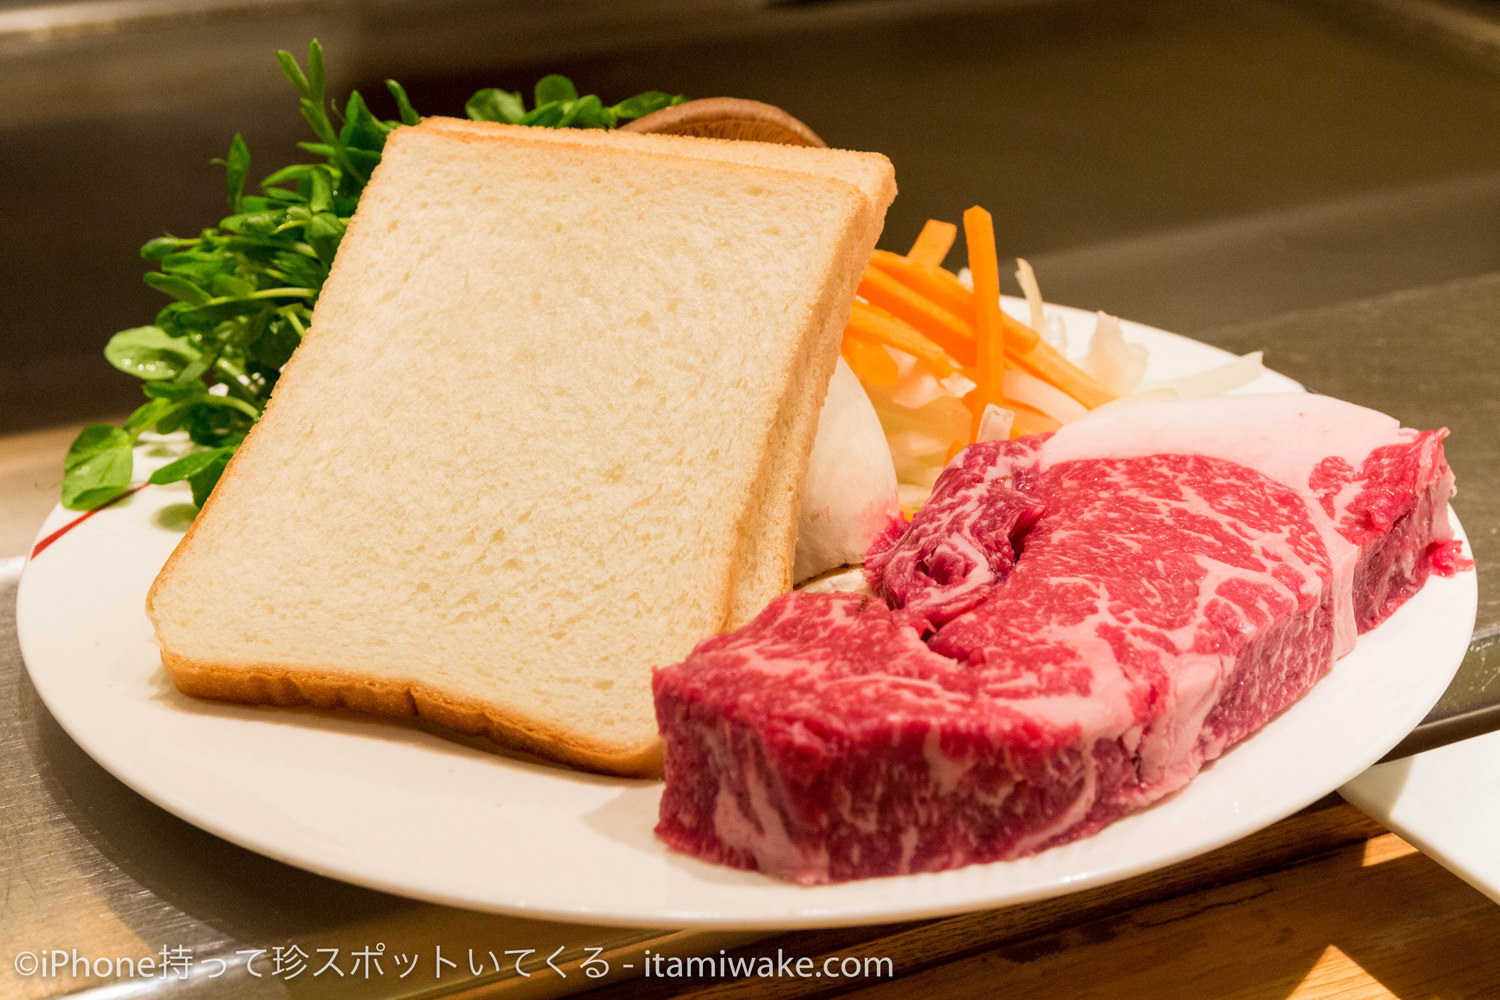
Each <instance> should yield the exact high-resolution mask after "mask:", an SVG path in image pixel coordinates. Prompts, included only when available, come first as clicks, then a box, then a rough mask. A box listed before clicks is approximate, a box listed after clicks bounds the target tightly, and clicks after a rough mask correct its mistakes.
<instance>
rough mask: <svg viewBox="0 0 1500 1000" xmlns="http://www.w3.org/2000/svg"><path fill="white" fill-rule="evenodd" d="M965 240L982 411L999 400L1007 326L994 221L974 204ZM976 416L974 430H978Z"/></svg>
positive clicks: (968, 213) (968, 215)
mask: <svg viewBox="0 0 1500 1000" xmlns="http://www.w3.org/2000/svg"><path fill="white" fill-rule="evenodd" d="M964 242H965V244H966V245H967V246H968V249H969V271H970V272H971V273H972V274H973V275H974V339H975V341H976V348H977V349H976V351H975V363H974V364H975V368H976V369H977V370H978V375H979V377H978V378H977V379H975V382H976V383H977V384H978V386H979V394H980V396H979V400H978V402H979V406H978V409H979V411H980V413H983V412H984V404H985V403H999V402H1000V400H1001V399H1002V398H1003V395H1004V392H1003V389H1002V386H1001V381H1002V376H1003V375H1004V373H1005V325H1004V322H1003V320H1002V318H1001V312H1000V261H999V259H998V258H997V257H996V254H995V221H994V219H993V218H992V217H991V216H990V213H988V212H986V211H985V210H984V209H982V208H980V207H979V206H978V205H975V206H974V207H973V208H971V209H969V210H968V211H966V212H964ZM978 430H979V422H978V418H977V417H976V418H975V422H974V427H973V431H974V432H975V433H978Z"/></svg>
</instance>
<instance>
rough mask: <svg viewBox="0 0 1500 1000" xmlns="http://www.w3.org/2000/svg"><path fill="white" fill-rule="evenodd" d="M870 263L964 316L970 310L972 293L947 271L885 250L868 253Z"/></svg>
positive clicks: (972, 300)
mask: <svg viewBox="0 0 1500 1000" xmlns="http://www.w3.org/2000/svg"><path fill="white" fill-rule="evenodd" d="M870 264H871V265H872V266H874V267H877V268H879V269H880V270H882V271H884V272H885V273H886V274H889V275H890V276H891V277H893V278H895V279H896V280H897V281H899V282H901V283H902V284H903V285H905V286H906V287H908V288H910V289H911V290H912V291H914V292H916V293H917V294H918V295H923V296H926V297H927V298H928V299H931V300H932V302H933V303H934V304H935V305H938V306H941V307H942V308H944V309H946V310H948V311H949V312H951V313H953V314H955V315H957V316H968V315H970V314H971V313H972V312H973V311H974V293H973V292H972V291H970V290H969V289H968V288H966V287H964V283H963V282H961V281H959V280H958V278H957V276H955V275H954V274H953V272H951V271H945V270H943V269H942V268H940V267H933V266H931V265H928V264H922V263H919V262H918V261H915V260H912V259H911V258H910V257H903V256H901V255H900V254H897V253H891V252H890V251H888V250H876V251H875V252H874V253H872V254H871V255H870Z"/></svg>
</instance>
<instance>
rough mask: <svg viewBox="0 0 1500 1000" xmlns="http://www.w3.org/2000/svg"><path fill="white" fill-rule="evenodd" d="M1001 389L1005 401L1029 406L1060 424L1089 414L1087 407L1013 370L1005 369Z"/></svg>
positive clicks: (1030, 376) (1037, 379) (1053, 387)
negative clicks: (1009, 400)
mask: <svg viewBox="0 0 1500 1000" xmlns="http://www.w3.org/2000/svg"><path fill="white" fill-rule="evenodd" d="M1001 388H1002V391H1003V392H1004V393H1005V398H1006V399H1011V400H1015V401H1016V402H1017V403H1021V404H1023V405H1025V406H1029V407H1031V408H1032V409H1033V410H1036V411H1037V412H1038V413H1044V414H1046V415H1047V416H1049V417H1051V418H1052V419H1053V420H1056V421H1057V422H1058V423H1061V424H1066V423H1069V422H1071V421H1074V420H1077V419H1078V418H1079V417H1082V416H1084V415H1085V414H1087V413H1088V412H1089V411H1088V407H1086V406H1084V405H1083V404H1082V403H1080V402H1079V401H1078V400H1076V399H1074V398H1073V397H1072V396H1069V395H1068V394H1067V393H1065V392H1063V391H1062V390H1061V389H1059V388H1057V387H1056V386H1053V385H1048V384H1047V383H1046V382H1043V381H1042V380H1041V379H1039V378H1037V377H1036V376H1035V375H1028V374H1027V373H1026V372H1023V371H1019V370H1017V369H1015V368H1007V369H1005V374H1004V375H1003V376H1002V381H1001Z"/></svg>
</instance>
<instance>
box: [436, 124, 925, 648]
mask: <svg viewBox="0 0 1500 1000" xmlns="http://www.w3.org/2000/svg"><path fill="white" fill-rule="evenodd" d="M422 127H423V128H427V129H437V130H442V131H446V132H449V133H451V134H471V135H472V134H484V133H485V132H487V131H491V130H493V129H494V128H495V127H494V126H491V125H488V124H486V123H476V122H473V121H469V120H468V119H462V118H427V119H423V121H422ZM502 128H514V126H502ZM530 132H531V134H532V136H533V137H534V138H536V139H538V140H541V141H546V142H556V143H565V144H569V145H575V146H576V145H582V146H590V145H595V144H597V143H600V142H607V143H610V144H613V145H616V146H619V147H622V148H625V149H634V150H639V151H652V152H660V151H669V152H672V153H675V154H677V155H679V156H691V157H695V158H697V159H703V160H717V161H721V162H726V163H742V164H749V165H754V166H762V167H771V168H773V169H777V170H791V171H795V172H797V173H805V174H812V175H813V176H817V177H831V178H836V179H838V180H843V181H847V182H849V183H850V184H853V185H854V186H855V187H856V188H858V189H859V190H860V192H861V193H862V194H863V195H864V196H865V201H866V205H867V209H868V212H867V226H868V227H869V229H868V232H866V233H863V234H862V235H861V236H860V241H861V242H862V243H863V242H866V241H867V242H868V243H869V245H870V246H871V247H874V245H875V241H876V240H877V239H879V237H880V232H881V230H882V229H883V228H884V226H885V213H886V209H888V208H890V205H891V202H892V201H893V200H894V199H895V197H896V175H895V172H894V171H893V170H892V169H891V162H890V160H888V159H886V157H884V156H882V155H881V154H879V153H865V152H859V151H857V150H848V149H814V148H809V147H806V146H788V145H782V144H778V143H769V142H742V141H733V140H727V139H711V138H699V137H693V136H682V135H641V134H639V133H634V132H600V131H596V130H584V129H532V130H530ZM843 263H844V266H845V267H846V268H847V271H846V272H844V273H841V274H840V275H839V276H838V278H837V279H836V280H839V281H854V282H855V283H858V280H859V274H860V273H861V272H862V271H863V270H864V267H865V264H866V263H867V258H866V257H860V258H851V259H849V260H848V261H845V262H843ZM836 319H837V321H838V322H839V324H840V325H842V323H843V322H845V321H847V319H848V317H847V316H843V317H836ZM829 377H830V378H831V377H832V368H831V367H830V369H829ZM803 388H804V389H805V390H806V392H807V393H809V394H811V395H810V397H809V398H788V399H787V400H786V403H787V406H788V409H789V411H790V412H789V415H788V419H786V420H785V421H784V422H782V423H781V424H779V426H781V427H783V428H784V432H785V433H784V436H783V437H782V438H781V439H779V440H777V441H775V442H773V444H772V447H771V450H770V453H769V455H768V465H767V467H766V469H765V470H764V472H763V474H762V478H763V480H764V481H765V484H766V488H765V490H764V491H763V492H762V499H761V502H760V503H759V504H758V506H757V508H756V510H755V511H754V513H753V515H752V517H751V519H750V520H749V522H748V523H747V524H746V529H745V538H744V542H743V545H744V548H743V552H744V555H743V557H742V559H741V562H740V565H739V567H738V573H737V575H736V578H735V583H734V586H733V587H732V588H731V597H730V614H729V622H728V624H729V625H730V626H731V627H734V626H739V625H742V624H744V623H745V622H747V621H749V620H750V619H751V618H753V617H755V616H756V615H757V614H759V613H760V611H761V609H763V608H764V607H765V606H766V604H767V603H769V602H770V600H771V599H772V598H773V597H775V596H777V595H778V594H783V593H785V592H786V591H788V590H790V589H791V588H792V582H793V570H794V568H795V566H794V562H795V559H794V555H795V550H796V544H797V524H798V520H799V517H800V514H801V510H802V495H803V486H804V484H805V482H806V478H807V456H808V455H809V454H811V452H812V447H813V442H814V441H815V440H816V438H817V430H818V414H819V412H820V410H821V408H822V400H823V398H824V396H825V395H826V390H827V382H826V380H825V382H824V383H823V384H822V385H814V384H813V383H812V382H811V380H808V381H806V382H805V383H804V384H803ZM812 397H815V399H814V398H812Z"/></svg>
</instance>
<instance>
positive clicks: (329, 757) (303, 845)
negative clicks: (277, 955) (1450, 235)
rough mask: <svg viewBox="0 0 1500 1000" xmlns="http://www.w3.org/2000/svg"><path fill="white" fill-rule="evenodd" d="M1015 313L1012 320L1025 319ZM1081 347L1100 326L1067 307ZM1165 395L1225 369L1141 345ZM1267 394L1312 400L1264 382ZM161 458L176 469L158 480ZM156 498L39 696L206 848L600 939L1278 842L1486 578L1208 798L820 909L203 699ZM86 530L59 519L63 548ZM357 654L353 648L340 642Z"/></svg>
mask: <svg viewBox="0 0 1500 1000" xmlns="http://www.w3.org/2000/svg"><path fill="white" fill-rule="evenodd" d="M1017 306H1018V304H1017V303H1014V302H1008V303H1007V307H1008V308H1016V307H1017ZM1058 313H1059V314H1060V315H1062V316H1063V318H1064V320H1065V322H1066V323H1067V324H1068V327H1069V330H1070V335H1071V336H1070V339H1071V341H1072V342H1073V343H1074V344H1077V345H1080V346H1081V345H1084V344H1086V343H1087V339H1088V336H1089V334H1090V333H1091V332H1092V330H1093V317H1092V315H1091V314H1088V313H1083V312H1079V311H1077V310H1066V309H1059V310H1058ZM1125 332H1126V336H1127V338H1129V339H1132V340H1134V341H1136V342H1139V343H1143V344H1145V345H1147V346H1148V347H1149V348H1150V349H1151V368H1150V371H1149V373H1148V378H1149V379H1152V380H1155V379H1160V378H1167V377H1171V376H1175V375H1179V374H1186V373H1189V372H1193V371H1198V370H1202V369H1205V368H1209V367H1213V366H1215V365H1218V364H1222V363H1224V362H1225V361H1227V360H1228V359H1229V357H1228V355H1225V354H1224V353H1223V352H1221V351H1218V350H1216V349H1214V348H1212V347H1208V346H1206V345H1204V344H1200V343H1196V342H1194V341H1191V340H1187V339H1185V338H1182V337H1178V336H1174V335H1172V334H1168V333H1164V332H1162V331H1159V330H1154V329H1150V328H1148V327H1143V326H1139V325H1135V324H1126V325H1125ZM1247 389H1249V390H1251V391H1261V392H1266V391H1270V392H1275V391H1299V390H1300V386H1298V385H1297V384H1296V383H1294V382H1292V381H1291V380H1289V379H1286V378H1284V377H1282V376H1279V375H1274V374H1269V373H1268V374H1266V375H1265V376H1263V377H1262V378H1261V379H1259V380H1258V381H1257V382H1256V383H1255V384H1254V385H1252V386H1249V387H1247ZM162 460H164V459H162V458H157V459H156V461H158V462H159V461H162ZM187 499H188V496H187V493H186V490H185V488H182V487H180V486H179V487H149V488H147V489H145V490H143V491H141V492H139V493H137V494H135V495H133V496H132V497H130V498H129V499H127V500H125V501H123V502H121V503H118V504H116V505H115V506H113V507H110V508H108V509H106V510H104V511H101V512H99V513H98V514H97V516H94V517H91V518H90V519H88V520H87V521H85V522H83V523H82V524H80V525H79V526H78V527H77V528H76V529H75V530H72V531H69V532H68V533H67V534H65V535H63V536H61V537H60V538H58V539H56V540H55V541H54V542H53V543H52V544H51V545H50V547H48V548H47V549H46V550H45V551H43V552H42V553H41V554H40V555H38V556H34V557H33V559H32V560H31V561H30V562H29V563H28V565H27V567H26V570H25V573H24V575H23V577H22V580H21V585H20V592H19V595H18V598H17V627H18V629H19V632H20V641H21V649H22V652H23V654H24V656H25V659H26V663H27V667H28V669H29V670H30V673H31V677H32V680H33V682H34V683H35V685H36V688H37V691H38V692H39V693H40V694H41V697H42V699H43V701H44V702H45V703H46V704H47V707H48V708H49V709H50V710H51V711H52V713H53V715H54V716H56V718H57V720H58V722H59V723H60V724H61V725H62V726H63V728H64V729H66V730H67V731H68V733H69V734H70V735H71V736H72V737H73V738H74V739H75V740H77V741H78V743H79V745H80V746H82V747H83V748H84V750H86V751H87V752H88V753H89V754H90V755H91V756H92V757H93V758H94V759H95V760H97V761H98V762H99V763H100V764H102V765H103V766H104V767H105V768H107V769H108V770H109V771H110V772H112V773H113V774H114V775H115V776H117V777H118V778H119V779H120V780H121V781H123V782H125V783H126V784H127V785H129V786H130V787H132V788H134V789H135V790H136V791H138V792H140V793H141V794H142V795H144V796H146V797H147V798H149V799H151V800H152V801H153V802H156V803H157V804H158V805H160V806H162V807H163V808H165V809H167V810H169V811H170V812H173V813H175V814H177V815H178V816H181V817H182V818H183V819H185V820H187V821H189V822H191V823H194V824H196V825H198V826H200V827H202V828H204V829H206V830H209V831H211V832H213V833H216V834H218V835H219V836H222V837H224V838H226V839H227V840H231V841H233V842H235V843H237V844H241V845H243V846H245V847H248V848H250V849H252V850H255V851H259V852H261V853H263V854H267V855H270V856H271V857H274V858H277V859H280V860H282V861H286V862H288V863H291V864H294V865H298V866H300V867H303V868H307V869H310V870H312V871H315V872H320V873H322V874H325V875H330V876H333V877H336V878H341V879H346V880H348V881H350V882H357V883H360V884H362V885H366V886H370V887H372V888H376V889H383V890H386V891H389V892H394V893H399V894H402V895H407V896H414V897H418V898H421V899H426V900H431V901H434V902H439V903H447V904H451V905H454V906H462V907H470V908H474V909H480V910H491V911H498V912H507V913H514V914H520V915H524V916H529V917H536V918H543V919H554V920H563V921H583V922H588V923H593V924H621V925H632V926H658V927H685V926H698V927H738V928H779V927H813V926H828V925H840V924H858V923H873V922H881V921H888V920H903V919H911V918H921V917H930V916H937V915H941V914H947V913H955V912H961V911H965V910H973V909H980V908H985V907H993V906H998V905H1002V904H1006V903H1014V902H1019V901H1022V900H1028V899H1036V898H1040V897H1044V896H1052V895H1057V894H1060V893H1064V892H1070V891H1073V890H1076V889H1082V888H1085V887H1087V886H1093V885H1098V884H1101V883H1104V882H1109V881H1112V880H1115V879H1120V878H1124V877H1127V876H1130V875H1134V874H1138V873H1140V872H1144V871H1148V870H1150V869H1153V868H1157V867H1160V866H1163V865H1167V864H1171V863H1172V862H1175V861H1179V860H1182V859H1184V858H1188V857H1190V856H1192V855H1195V854H1199V853H1202V852H1204V851H1207V850H1210V849H1212V848H1215V847H1218V846H1220V845H1222V844H1225V843H1228V842H1230V841H1232V840H1235V839H1236V838H1238V837H1242V836H1245V835H1246V834H1248V833H1251V832H1253V831H1254V830H1257V829H1259V828H1260V827H1263V826H1266V825H1268V824H1270V823H1272V822H1274V821H1276V820H1278V819H1280V818H1282V817H1284V816H1286V815H1288V814H1290V813H1292V812H1294V811H1296V810H1297V809H1299V808H1301V807H1302V806H1304V805H1306V804H1308V803H1310V802H1312V801H1314V800H1315V799H1317V798H1319V797H1320V796H1322V795H1325V794H1327V793H1328V792H1330V791H1332V790H1333V789H1335V788H1337V787H1339V786H1340V785H1342V784H1343V783H1344V782H1346V781H1348V780H1349V779H1350V778H1352V777H1354V776H1355V775H1356V774H1358V773H1360V772H1361V771H1363V770H1364V769H1365V768H1367V767H1368V766H1370V764H1372V763H1373V762H1374V761H1376V760H1377V759H1379V758H1380V756H1381V755H1382V754H1384V753H1385V752H1386V751H1387V750H1389V749H1390V748H1391V747H1392V746H1394V745H1395V744H1396V743H1397V742H1398V741H1399V740H1400V739H1401V737H1402V736H1404V735H1405V734H1406V733H1407V732H1408V731H1409V730H1410V729H1411V728H1412V727H1413V726H1415V725H1416V724H1417V722H1419V721H1420V720H1421V718H1422V717H1423V716H1424V715H1425V714H1426V712H1427V711H1428V709H1429V708H1430V707H1431V706H1432V704H1433V703H1434V702H1435V701H1436V700H1437V698H1438V697H1439V695H1440V694H1441V693H1442V692H1443V690H1444V689H1445V688H1446V686H1447V684H1448V681H1449V679H1450V678H1451V676H1452V674H1453V672H1454V671H1455V670H1456V669H1457V667H1458V664H1459V661H1460V660H1461V659H1462V657H1463V654H1464V650H1465V648H1466V646H1467V644H1468V639H1469V634H1470V631H1471V629H1472V628H1473V622H1474V613H1475V606H1476V595H1477V587H1476V584H1475V576H1474V574H1473V573H1464V574H1460V575H1459V576H1457V577H1454V578H1452V579H1434V580H1433V581H1431V582H1430V583H1429V584H1428V585H1427V586H1426V587H1425V588H1424V589H1423V590H1422V592H1421V593H1419V594H1418V595H1417V596H1416V597H1415V598H1414V599H1413V600H1411V601H1410V602H1409V603H1408V604H1407V605H1406V606H1405V607H1403V608H1402V609H1401V610H1400V611H1399V612H1397V614H1396V615H1395V616H1394V617H1392V618H1391V619H1390V620H1389V621H1388V622H1387V623H1386V624H1384V625H1382V626H1381V627H1380V628H1378V629H1376V630H1375V631H1373V632H1371V633H1370V634H1368V635H1366V636H1363V637H1362V638H1361V639H1360V640H1359V644H1358V646H1357V648H1356V649H1355V650H1354V652H1353V653H1351V654H1350V655H1349V656H1348V657H1346V658H1345V659H1344V660H1342V661H1340V662H1339V663H1338V664H1337V666H1336V667H1335V668H1334V670H1333V672H1332V673H1331V674H1330V675H1329V676H1328V677H1327V678H1326V679H1325V680H1324V681H1323V682H1322V683H1320V684H1319V685H1318V686H1317V687H1316V688H1315V689H1314V690H1313V691H1312V692H1311V693H1310V694H1309V695H1308V696H1307V697H1306V698H1304V699H1303V700H1302V701H1301V702H1299V703H1298V704H1297V705H1296V706H1294V707H1293V708H1292V709H1291V710H1289V711H1287V712H1286V713H1285V714H1284V715H1282V716H1281V717H1280V718H1278V719H1276V720H1275V721H1273V722H1272V723H1271V724H1270V725H1269V726H1267V727H1266V728H1265V730H1263V731H1262V732H1261V733H1259V734H1258V735H1256V736H1255V737H1253V738H1251V739H1250V740H1249V741H1247V742H1246V743H1244V744H1243V745H1241V746H1240V747H1238V748H1236V749H1235V750H1233V751H1231V752H1230V753H1229V754H1227V755H1226V756H1225V757H1224V758H1222V759H1221V760H1219V761H1217V762H1216V763H1214V764H1213V765H1212V766H1211V767H1209V768H1208V769H1207V770H1205V771H1204V772H1203V774H1202V775H1201V776H1200V777H1199V778H1198V779H1197V780H1196V781H1195V782H1194V783H1193V784H1192V785H1190V786H1189V787H1188V788H1187V789H1185V790H1184V791H1183V792H1181V793H1180V794H1178V795H1177V796H1175V797H1173V798H1171V799H1169V800H1168V801H1165V802H1162V803H1160V804H1158V805H1157V806H1155V807H1154V808H1151V809H1149V810H1147V811H1145V812H1143V813H1140V814H1137V815H1135V816H1131V817H1128V818H1126V819H1124V820H1122V821H1120V822H1118V823H1116V824H1114V825H1113V826H1111V827H1109V828H1108V829H1106V830H1104V831H1103V832H1101V833H1099V834H1098V835H1096V836H1094V837H1091V838H1088V839H1086V840H1083V841H1080V842H1078V843H1074V844H1070V845H1067V846H1064V847H1061V848H1057V849H1054V850H1051V851H1047V852H1045V853H1043V854H1041V855H1038V856H1037V857H1034V858H1029V859H1026V860H1023V861H1017V862H1010V863H1001V864H990V865H977V866H973V867H969V868H963V869H960V870H956V871H948V872H940V873H936V874H929V875H914V876H902V877H895V878H880V879H869V880H865V881H860V882H852V883H846V884H841V885H833V886H822V887H816V888H804V887H799V886H794V885H789V884H787V883H783V882H779V881H776V880H774V879H770V878H767V877H765V876H762V875H759V874H756V873H753V872H742V871H735V870H732V869H729V868H723V867H719V866H717V865H711V864H707V863H704V862H701V861H698V860H695V859H693V858H689V857H684V856H682V855H678V854H674V853H672V852H669V851H668V850H666V849H665V848H664V847H663V846H662V845H661V844H660V843H659V842H658V841H657V840H656V838H655V837H654V836H653V834H652V828H653V827H654V825H655V822H656V808H657V800H658V798H659V795H660V786H659V785H658V784H657V783H655V782H650V781H628V780H619V779H610V778H602V777H597V776H592V775H586V774H579V773H576V772H572V771H568V770H565V769H562V768H557V767H552V766H549V765H546V764H541V763H535V762H532V761H527V760H519V759H515V758H508V757H504V756H500V755H498V754H495V753H491V752H486V751H484V750H481V749H478V748H476V747H473V746H469V745H466V744H463V743H459V742H454V741H450V740H447V739H444V738H441V737H439V736H437V735H433V734H432V733H429V732H425V731H422V730H419V729H416V728H412V727H408V726H401V725H395V724H387V723H383V722H376V721H368V720H364V719H358V718H353V717H348V716H331V715H320V714H316V713H312V712H304V711H285V710H277V709H260V708H247V707H240V706H232V705H220V704H213V703H208V702H201V701H195V700H193V699H190V698H185V697H183V696H182V695H180V694H178V693H177V691H176V690H175V689H174V688H173V687H172V685H171V684H170V683H169V682H168V680H167V678H166V676H165V675H164V674H163V672H162V669H161V664H160V661H159V659H158V657H157V652H156V649H155V647H154V646H153V645H152V644H151V629H150V626H149V625H148V623H147V621H146V617H145V614H144V611H143V610H142V603H143V600H144V598H145V594H146V590H147V587H148V586H149V585H150V583H151V581H152V579H153V578H154V577H155V575H156V572H157V570H158V569H159V568H160V566H161V565H162V563H163V562H164V561H165V560H166V558H167V555H168V553H169V552H170V551H171V550H172V547H173V545H175V544H176V542H177V539H178V537H179V536H180V533H181V531H182V530H183V528H184V527H185V523H186V516H189V515H190V510H188V509H187V508H185V507H184V504H185V503H186V501H187ZM76 517H77V515H76V514H73V513H70V512H66V511H62V510H57V511H54V512H53V514H52V516H51V517H50V518H49V519H48V521H47V523H46V525H44V527H43V528H42V532H41V536H40V537H47V536H48V535H50V534H52V533H53V532H55V531H56V530H57V529H58V528H60V527H62V526H63V525H65V524H67V523H68V522H70V521H71V520H73V519H74V518H76ZM329 638H330V641H336V640H337V637H336V636H330V637H329Z"/></svg>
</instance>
